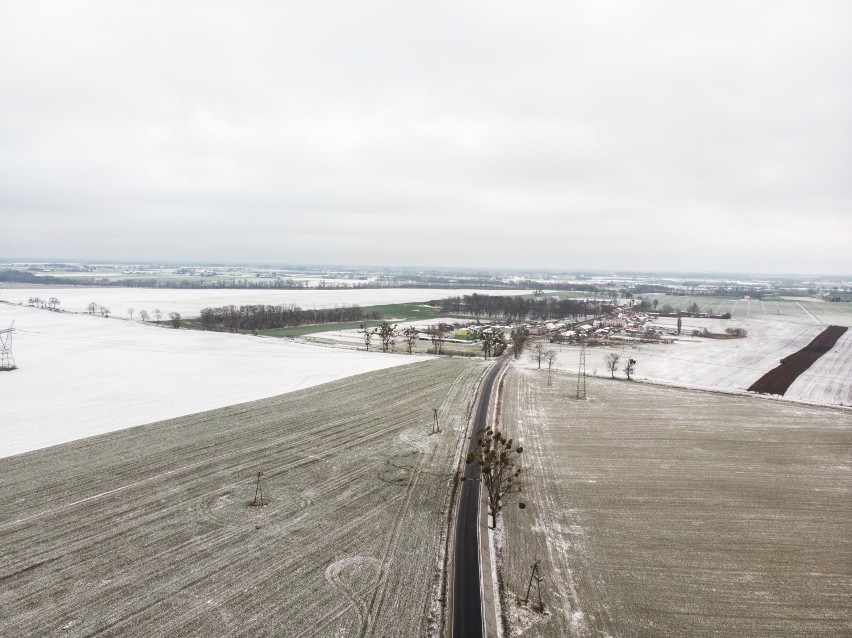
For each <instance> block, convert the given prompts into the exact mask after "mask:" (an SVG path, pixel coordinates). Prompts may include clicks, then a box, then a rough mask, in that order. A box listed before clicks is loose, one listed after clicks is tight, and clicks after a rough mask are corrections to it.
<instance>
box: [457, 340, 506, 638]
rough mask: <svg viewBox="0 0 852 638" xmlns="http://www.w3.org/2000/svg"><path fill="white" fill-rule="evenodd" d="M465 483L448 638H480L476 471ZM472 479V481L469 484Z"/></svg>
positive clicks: (489, 380) (488, 380)
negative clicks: (449, 635)
mask: <svg viewBox="0 0 852 638" xmlns="http://www.w3.org/2000/svg"><path fill="white" fill-rule="evenodd" d="M509 356H511V355H509V354H506V355H503V358H502V359H501V360H500V361H498V362H497V363H496V364H495V365H494V366H493V367H492V368H491V369H490V370H489V371H488V374H487V376H486V377H485V381H483V383H482V391H481V392H480V394H479V401H478V402H477V405H476V413H475V414H474V418H473V427H472V428H471V435H470V444H469V446H468V450H467V451H468V452H476V450H477V448H478V445H477V439H478V438H479V432H480V431H482V430H483V429H485V427H486V426H487V424H488V410H489V406H490V405H491V395H492V391H493V387H494V380H495V379H496V378H497V375H498V374H499V373H500V370H501V369H502V368H503V367H504V366H505V365H506V363H507V362H508V361H509V359H508V357H509ZM464 475H465V478H466V479H468V480H465V481H464V482H463V483H462V485H461V494H460V496H459V508H458V511H457V513H456V534H455V545H454V547H453V578H454V582H453V606H452V616H453V618H452V626H453V630H452V637H453V638H482V636H483V631H482V592H481V591H480V582H479V539H478V532H479V493H480V483H479V481H478V480H476V479H478V478H479V468H478V467H476V466H475V465H467V466H465V474H464ZM470 479H474V480H470Z"/></svg>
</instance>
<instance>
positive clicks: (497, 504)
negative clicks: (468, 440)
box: [467, 427, 526, 529]
mask: <svg viewBox="0 0 852 638" xmlns="http://www.w3.org/2000/svg"><path fill="white" fill-rule="evenodd" d="M523 451H524V448H523V447H521V446H520V445H519V446H517V447H515V446H514V442H513V441H512V439H507V438H506V437H504V436H503V434H501V433H500V432H495V431H494V430H493V429H492V428H490V427H488V428H486V429H485V431H484V432H483V433H482V437H481V438H480V439H479V451H478V452H476V453H474V452H471V453H470V454H468V456H467V462H468V463H475V464H476V465H477V467H479V472H480V478H479V480H480V481H481V482H482V483H483V484H484V485H485V489H486V490H487V491H488V510H489V512H490V514H491V529H494V528H495V527H497V512H499V511H500V510H502V509H503V499H504V498H505V497H506V496H508V495H509V494H514V493H516V492H520V491H521V488H520V486H519V485H518V484H517V481H518V477H519V476H520V474H521V468H520V458H519V457H520V454H521V453H522V452H523ZM518 507H520V508H522V509H523V508H524V507H526V505H525V504H524V503H518Z"/></svg>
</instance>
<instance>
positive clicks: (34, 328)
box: [0, 304, 424, 457]
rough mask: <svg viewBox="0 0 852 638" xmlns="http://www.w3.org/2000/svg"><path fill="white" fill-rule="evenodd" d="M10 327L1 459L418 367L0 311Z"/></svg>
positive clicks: (112, 322)
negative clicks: (12, 357) (396, 368)
mask: <svg viewBox="0 0 852 638" xmlns="http://www.w3.org/2000/svg"><path fill="white" fill-rule="evenodd" d="M12 320H14V321H15V332H14V334H13V347H14V355H15V361H16V363H17V365H18V369H17V370H14V371H12V372H3V373H0V457H5V456H11V455H14V454H20V453H22V452H27V451H30V450H35V449H39V448H43V447H48V446H51V445H56V444H59V443H65V442H68V441H74V440H76V439H81V438H84V437H88V436H93V435H96V434H103V433H105V432H112V431H115V430H121V429H124V428H128V427H132V426H136V425H142V424H145V423H151V422H154V421H160V420H163V419H168V418H172V417H178V416H183V415H187V414H193V413H196V412H202V411H204V410H210V409H214V408H220V407H224V406H228V405H233V404H236V403H243V402H246V401H254V400H257V399H261V398H265V397H270V396H275V395H278V394H283V393H285V392H292V391H294V390H298V389H301V388H307V387H311V386H314V385H319V384H321V383H326V382H328V381H334V380H337V379H341V378H344V377H348V376H351V375H354V374H360V373H363V372H371V371H373V370H380V369H383V368H389V367H393V366H398V365H404V364H407V363H413V362H415V361H422V360H423V359H424V358H423V357H418V356H408V355H406V356H399V355H397V356H395V355H383V354H380V353H366V352H355V351H349V350H340V349H333V348H323V347H316V346H310V345H305V344H299V343H293V342H289V341H285V340H280V339H271V338H264V337H252V336H248V335H237V334H227V333H209V332H198V331H188V330H172V329H170V328H164V327H157V326H155V325H150V324H149V325H143V324H140V323H138V322H131V321H126V320H118V319H104V318H102V317H99V316H98V317H92V316H88V315H75V314H70V313H55V312H49V311H47V310H37V309H34V308H26V307H20V306H10V305H7V304H0V325H3V326H6V327H8V325H9V324H10V323H11V322H12Z"/></svg>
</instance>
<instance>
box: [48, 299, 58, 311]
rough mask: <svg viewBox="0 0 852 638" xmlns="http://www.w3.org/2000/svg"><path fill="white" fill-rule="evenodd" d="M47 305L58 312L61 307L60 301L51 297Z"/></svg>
mask: <svg viewBox="0 0 852 638" xmlns="http://www.w3.org/2000/svg"><path fill="white" fill-rule="evenodd" d="M47 305H48V307H49V308H50V309H51V310H56V309H57V308H58V307H59V299H57V298H56V297H51V298H50V299H48V300H47Z"/></svg>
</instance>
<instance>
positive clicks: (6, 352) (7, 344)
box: [0, 321, 16, 370]
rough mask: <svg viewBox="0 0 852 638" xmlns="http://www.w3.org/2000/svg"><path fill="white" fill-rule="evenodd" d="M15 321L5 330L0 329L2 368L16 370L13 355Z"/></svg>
mask: <svg viewBox="0 0 852 638" xmlns="http://www.w3.org/2000/svg"><path fill="white" fill-rule="evenodd" d="M14 331H15V322H14V321H12V325H11V326H9V327H8V328H6V329H5V330H0V370H14V369H15V367H16V366H15V357H13V356H12V333H13V332H14Z"/></svg>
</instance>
